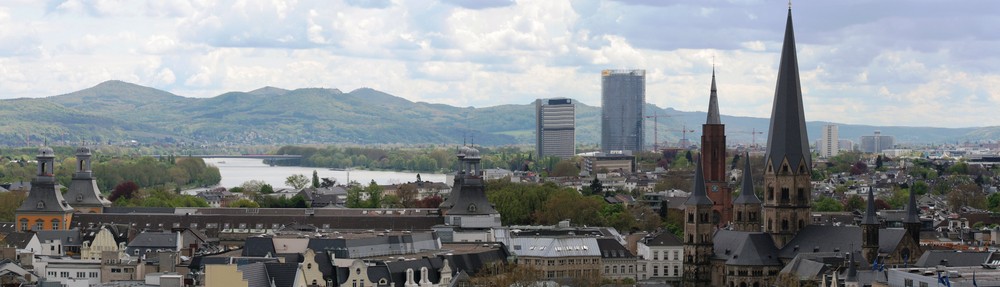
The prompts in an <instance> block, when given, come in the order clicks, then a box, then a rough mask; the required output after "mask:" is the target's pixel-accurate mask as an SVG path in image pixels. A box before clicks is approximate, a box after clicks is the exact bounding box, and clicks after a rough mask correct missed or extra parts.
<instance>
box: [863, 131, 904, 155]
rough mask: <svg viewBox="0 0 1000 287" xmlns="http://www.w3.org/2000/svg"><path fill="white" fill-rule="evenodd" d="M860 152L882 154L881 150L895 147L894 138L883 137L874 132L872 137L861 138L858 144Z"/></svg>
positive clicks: (878, 132)
mask: <svg viewBox="0 0 1000 287" xmlns="http://www.w3.org/2000/svg"><path fill="white" fill-rule="evenodd" d="M858 145H859V148H860V149H861V152H865V153H882V151H883V150H887V149H892V148H893V147H895V146H896V137H894V136H887V135H883V134H882V132H880V131H875V134H874V135H870V136H861V141H860V143H859V144H858Z"/></svg>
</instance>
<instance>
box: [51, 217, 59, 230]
mask: <svg viewBox="0 0 1000 287" xmlns="http://www.w3.org/2000/svg"><path fill="white" fill-rule="evenodd" d="M52 230H59V220H58V219H53V220H52Z"/></svg>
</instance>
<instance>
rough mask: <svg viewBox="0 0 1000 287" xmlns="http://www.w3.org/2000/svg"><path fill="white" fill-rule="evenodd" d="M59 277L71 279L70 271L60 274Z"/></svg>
mask: <svg viewBox="0 0 1000 287" xmlns="http://www.w3.org/2000/svg"><path fill="white" fill-rule="evenodd" d="M59 277H63V278H69V271H63V272H59Z"/></svg>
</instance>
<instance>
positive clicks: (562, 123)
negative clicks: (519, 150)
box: [535, 98, 576, 159]
mask: <svg viewBox="0 0 1000 287" xmlns="http://www.w3.org/2000/svg"><path fill="white" fill-rule="evenodd" d="M535 136H536V141H535V149H537V150H538V158H539V159H540V158H542V157H546V156H558V157H560V158H571V157H573V155H575V154H576V107H575V106H574V105H573V100H571V99H566V98H555V99H538V100H535Z"/></svg>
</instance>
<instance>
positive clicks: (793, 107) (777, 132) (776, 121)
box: [766, 8, 812, 169]
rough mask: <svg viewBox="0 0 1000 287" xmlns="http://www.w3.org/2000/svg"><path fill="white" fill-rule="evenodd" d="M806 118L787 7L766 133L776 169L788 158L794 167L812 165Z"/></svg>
mask: <svg viewBox="0 0 1000 287" xmlns="http://www.w3.org/2000/svg"><path fill="white" fill-rule="evenodd" d="M808 138H809V137H808V135H807V134H806V119H805V114H804V112H803V109H802V87H801V85H800V82H799V64H798V59H797V57H796V55H795V33H794V31H793V29H792V9H791V8H789V9H788V21H787V23H786V24H785V40H784V44H783V46H782V48H781V62H780V64H779V65H778V82H777V84H776V86H775V89H774V106H773V107H772V108H771V125H770V131H769V132H768V135H767V156H766V158H767V159H768V160H769V161H770V164H771V165H772V166H774V167H775V168H778V167H779V166H781V161H782V160H783V159H785V158H787V159H788V164H789V166H791V167H792V169H795V168H797V167H798V166H799V163H804V164H805V166H806V167H807V168H809V167H811V166H812V158H811V155H810V153H809V142H808Z"/></svg>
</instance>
